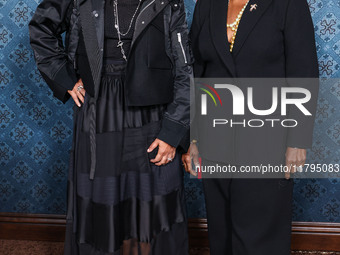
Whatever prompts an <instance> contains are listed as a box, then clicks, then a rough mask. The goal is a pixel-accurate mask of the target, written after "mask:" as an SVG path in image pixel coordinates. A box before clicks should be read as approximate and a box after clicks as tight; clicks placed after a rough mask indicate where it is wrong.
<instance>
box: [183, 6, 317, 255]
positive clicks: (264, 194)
mask: <svg viewBox="0 0 340 255" xmlns="http://www.w3.org/2000/svg"><path fill="white" fill-rule="evenodd" d="M191 41H192V50H193V53H194V58H195V64H194V74H195V77H203V78H213V77H219V78H318V62H317V54H316V48H315V39H314V29H313V23H312V19H311V15H310V12H309V8H308V4H307V2H306V0H250V1H247V0H229V2H228V1H227V0H198V1H197V4H196V7H195V12H194V17H193V23H192V27H191ZM317 80H318V79H312V82H310V83H308V88H307V89H308V90H309V91H310V92H311V95H312V97H311V100H310V101H309V102H308V103H307V104H306V107H307V108H308V109H309V111H310V112H311V113H312V117H309V118H301V114H300V113H299V111H298V109H295V108H293V107H292V108H291V109H290V111H289V113H288V118H289V119H291V118H292V119H298V120H302V121H299V126H298V127H297V128H292V129H289V130H287V128H279V129H277V130H275V131H273V132H272V133H270V132H266V129H263V128H262V129H261V128H257V129H251V128H238V127H237V128H235V130H234V131H233V132H232V131H231V129H224V133H220V134H218V136H217V137H218V139H219V140H218V139H216V140H214V138H212V136H211V135H209V137H208V136H207V135H205V134H212V133H211V132H209V131H208V130H204V127H203V125H200V124H197V126H199V130H198V138H197V140H198V143H201V144H208V145H209V143H210V144H215V145H216V144H217V145H218V146H200V147H199V148H200V151H199V152H200V156H201V157H202V160H207V162H209V160H211V161H214V162H223V163H226V164H232V165H236V166H239V165H244V164H246V165H257V164H261V163H272V164H282V163H283V164H286V165H287V166H301V165H303V164H304V162H305V159H306V149H307V148H310V147H311V144H312V133H313V123H314V117H313V116H314V113H315V109H316V101H317V93H318V82H317ZM261 96H262V95H261ZM261 96H260V97H261ZM258 101H261V100H258ZM223 103H225V101H223ZM227 103H228V102H227ZM230 117H232V116H230ZM235 132H236V133H235ZM234 134H236V135H234ZM195 143H196V141H193V142H192V146H191V147H190V153H191V156H193V157H194V159H195V157H196V156H197V147H196V146H195ZM222 147H223V149H222V150H221V148H222ZM206 148H209V149H206ZM221 151H222V152H223V153H221ZM190 153H188V154H185V155H183V157H182V159H183V161H184V163H185V166H186V170H187V171H192V169H191V163H190ZM194 161H195V160H194ZM203 162H204V161H203ZM291 169H294V167H293V168H291ZM289 176H290V173H286V176H285V177H286V178H283V176H282V178H275V179H235V178H234V179H230V178H224V179H221V178H219V179H217V178H210V179H205V178H204V179H203V186H204V192H205V197H206V209H207V219H208V230H209V241H210V251H211V254H212V255H220V254H233V255H257V254H258V255H273V254H275V255H288V254H289V253H290V232H291V216H292V214H291V202H292V190H293V182H292V179H290V178H289Z"/></svg>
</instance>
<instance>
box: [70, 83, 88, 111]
mask: <svg viewBox="0 0 340 255" xmlns="http://www.w3.org/2000/svg"><path fill="white" fill-rule="evenodd" d="M79 86H84V84H83V81H82V80H81V79H79V81H78V82H77V83H76V84H75V85H74V87H73V89H72V90H68V91H67V92H68V93H69V94H70V95H71V97H72V98H73V100H74V102H75V103H76V105H78V106H79V107H80V106H81V104H80V103H79V100H80V101H81V102H82V103H84V97H85V93H86V91H85V89H84V88H82V89H80V90H79V91H78V87H79Z"/></svg>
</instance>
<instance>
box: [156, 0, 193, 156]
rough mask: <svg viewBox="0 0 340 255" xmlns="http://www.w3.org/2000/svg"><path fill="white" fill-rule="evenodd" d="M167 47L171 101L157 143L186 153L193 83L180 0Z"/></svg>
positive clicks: (172, 19)
mask: <svg viewBox="0 0 340 255" xmlns="http://www.w3.org/2000/svg"><path fill="white" fill-rule="evenodd" d="M172 4H173V7H172V10H173V11H172V15H171V22H170V41H171V42H170V44H171V52H172V57H173V60H174V63H175V66H174V67H173V68H174V70H175V74H174V76H175V78H174V99H173V101H172V102H171V103H169V104H168V105H167V109H166V112H165V114H164V116H163V120H162V128H161V130H160V133H159V134H158V138H159V139H160V140H163V141H165V142H166V143H168V144H170V145H172V146H174V147H179V149H180V150H184V151H187V149H188V147H189V144H190V143H189V126H190V86H191V84H192V83H193V71H192V66H191V65H192V62H193V58H192V52H191V49H190V43H189V36H188V34H189V33H188V25H187V21H186V14H185V8H184V2H183V0H179V1H176V2H173V3H172Z"/></svg>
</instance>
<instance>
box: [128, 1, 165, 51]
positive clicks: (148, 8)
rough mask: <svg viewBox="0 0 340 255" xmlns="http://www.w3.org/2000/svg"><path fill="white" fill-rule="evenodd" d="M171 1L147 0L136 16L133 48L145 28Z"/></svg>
mask: <svg viewBox="0 0 340 255" xmlns="http://www.w3.org/2000/svg"><path fill="white" fill-rule="evenodd" d="M168 3H169V0H161V1H159V0H146V1H145V2H144V3H143V4H142V6H141V10H140V12H139V14H138V16H137V18H136V24H135V31H134V34H133V38H132V42H131V48H132V46H133V44H134V43H135V41H136V39H137V38H138V36H139V35H140V34H142V32H143V31H144V29H145V28H146V27H147V26H148V25H149V24H150V22H151V21H152V20H153V19H154V18H155V17H156V16H157V14H159V13H160V12H161V11H162V10H163V9H164V7H165V6H167V4H168Z"/></svg>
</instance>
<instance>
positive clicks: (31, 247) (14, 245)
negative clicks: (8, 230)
mask: <svg viewBox="0 0 340 255" xmlns="http://www.w3.org/2000/svg"><path fill="white" fill-rule="evenodd" d="M63 248H64V247H63V243H61V242H38V241H18V240H0V254H1V255H63ZM190 255H209V249H207V248H205V249H204V248H203V249H191V251H190ZM292 255H340V252H320V251H319V252H318V251H315V252H313V251H312V252H311V251H309V252H307V251H292Z"/></svg>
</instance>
